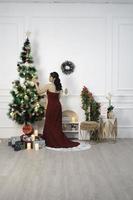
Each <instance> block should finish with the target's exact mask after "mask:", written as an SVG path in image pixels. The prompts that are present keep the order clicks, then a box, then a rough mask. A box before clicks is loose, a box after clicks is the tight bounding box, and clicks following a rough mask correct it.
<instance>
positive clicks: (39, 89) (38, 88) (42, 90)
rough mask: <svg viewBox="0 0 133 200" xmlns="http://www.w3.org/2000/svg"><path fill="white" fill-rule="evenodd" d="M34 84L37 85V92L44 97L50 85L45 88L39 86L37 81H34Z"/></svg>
mask: <svg viewBox="0 0 133 200" xmlns="http://www.w3.org/2000/svg"><path fill="white" fill-rule="evenodd" d="M33 82H34V84H35V87H36V90H37V93H38V94H39V95H44V94H45V93H46V92H47V90H48V84H46V85H44V86H39V84H38V80H37V79H33Z"/></svg>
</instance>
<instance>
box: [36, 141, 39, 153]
mask: <svg viewBox="0 0 133 200" xmlns="http://www.w3.org/2000/svg"><path fill="white" fill-rule="evenodd" d="M35 150H36V151H38V150H39V144H38V143H35Z"/></svg>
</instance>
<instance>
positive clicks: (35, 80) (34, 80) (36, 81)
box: [32, 77, 39, 85]
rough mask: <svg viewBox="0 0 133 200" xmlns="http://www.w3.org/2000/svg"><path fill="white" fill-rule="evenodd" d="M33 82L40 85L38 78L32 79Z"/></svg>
mask: <svg viewBox="0 0 133 200" xmlns="http://www.w3.org/2000/svg"><path fill="white" fill-rule="evenodd" d="M32 82H33V83H34V84H35V85H39V82H38V77H33V78H32Z"/></svg>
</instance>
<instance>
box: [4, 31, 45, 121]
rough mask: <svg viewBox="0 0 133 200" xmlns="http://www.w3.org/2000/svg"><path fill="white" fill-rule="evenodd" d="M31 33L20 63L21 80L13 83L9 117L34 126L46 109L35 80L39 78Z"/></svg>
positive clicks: (23, 49) (26, 41)
mask: <svg viewBox="0 0 133 200" xmlns="http://www.w3.org/2000/svg"><path fill="white" fill-rule="evenodd" d="M28 36H29V32H28V33H27V38H26V40H25V42H24V46H23V48H22V52H21V55H20V59H21V61H20V62H18V64H17V66H18V73H19V77H20V78H19V80H15V81H14V82H13V89H12V90H11V95H12V97H13V101H12V103H10V104H9V112H8V116H9V118H11V119H12V120H14V121H15V122H17V123H18V124H28V123H30V124H32V123H34V122H35V121H39V120H41V119H42V118H43V117H44V107H43V106H42V105H41V104H40V99H41V98H42V97H41V96H39V95H38V93H37V90H36V87H35V85H34V82H33V81H32V79H33V78H36V77H37V70H36V68H35V66H34V64H33V58H32V55H31V45H30V41H29V38H28Z"/></svg>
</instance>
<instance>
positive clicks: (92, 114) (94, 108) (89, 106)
mask: <svg viewBox="0 0 133 200" xmlns="http://www.w3.org/2000/svg"><path fill="white" fill-rule="evenodd" d="M81 102H82V109H83V110H84V111H85V120H86V121H89V120H91V121H98V120H99V116H100V111H99V110H100V104H99V103H98V102H96V100H95V99H94V97H93V95H92V93H91V92H90V91H89V90H88V88H87V87H85V86H84V87H83V89H82V91H81Z"/></svg>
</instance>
